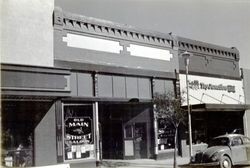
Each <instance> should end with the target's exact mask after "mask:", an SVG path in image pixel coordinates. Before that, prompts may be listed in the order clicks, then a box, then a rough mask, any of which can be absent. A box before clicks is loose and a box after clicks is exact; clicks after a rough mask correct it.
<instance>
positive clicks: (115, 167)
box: [99, 157, 250, 168]
mask: <svg viewBox="0 0 250 168" xmlns="http://www.w3.org/2000/svg"><path fill="white" fill-rule="evenodd" d="M173 161H174V159H173V158H171V159H164V160H153V159H136V160H103V161H102V162H101V164H100V167H99V168H110V167H111V168H173ZM188 163H189V158H188V157H184V158H182V157H177V166H178V168H219V166H195V167H194V166H189V165H188ZM234 168H250V166H234Z"/></svg>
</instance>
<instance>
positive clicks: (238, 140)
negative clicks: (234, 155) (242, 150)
mask: <svg viewBox="0 0 250 168" xmlns="http://www.w3.org/2000/svg"><path fill="white" fill-rule="evenodd" d="M242 144H243V142H242V140H241V138H240V137H234V138H233V139H232V146H238V145H242Z"/></svg>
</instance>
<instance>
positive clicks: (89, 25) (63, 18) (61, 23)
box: [53, 7, 173, 48]
mask: <svg viewBox="0 0 250 168" xmlns="http://www.w3.org/2000/svg"><path fill="white" fill-rule="evenodd" d="M53 17H54V27H55V29H58V30H67V31H76V32H79V33H86V34H93V35H99V36H104V37H111V38H117V39H123V40H129V41H135V42H139V43H147V44H151V45H156V46H161V47H170V48H172V46H173V38H172V36H171V35H169V34H163V33H159V32H152V31H146V30H142V29H138V28H135V27H132V26H128V25H125V24H119V23H114V22H110V21H106V20H101V19H96V18H92V17H86V16H82V15H76V14H72V13H68V12H64V11H62V9H61V8H58V7H56V8H55V10H54V16H53Z"/></svg>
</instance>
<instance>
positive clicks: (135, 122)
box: [99, 103, 152, 159]
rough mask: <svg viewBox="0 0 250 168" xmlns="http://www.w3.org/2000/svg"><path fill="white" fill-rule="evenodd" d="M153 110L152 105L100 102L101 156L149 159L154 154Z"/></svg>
mask: <svg viewBox="0 0 250 168" xmlns="http://www.w3.org/2000/svg"><path fill="white" fill-rule="evenodd" d="M151 110H152V108H151V105H150V104H139V103H126V104H125V103H123V104H122V103H121V104H115V103H113V104H112V103H107V104H100V105H99V119H100V121H99V122H100V137H101V143H100V144H101V151H102V152H101V154H102V158H103V159H137V158H138V159H139V158H149V157H150V155H151V151H150V146H151V139H150V135H151V131H152V130H151V119H152V118H151V112H152V111H151Z"/></svg>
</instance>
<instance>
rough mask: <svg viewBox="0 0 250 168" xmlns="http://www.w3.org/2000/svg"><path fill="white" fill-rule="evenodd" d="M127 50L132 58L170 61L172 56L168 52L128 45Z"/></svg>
mask: <svg viewBox="0 0 250 168" xmlns="http://www.w3.org/2000/svg"><path fill="white" fill-rule="evenodd" d="M127 50H128V51H129V52H130V53H131V55H132V56H137V57H145V58H151V59H159V60H164V61H170V59H171V58H172V57H173V54H171V53H170V51H169V50H164V49H159V48H153V47H147V46H141V45H135V44H130V46H129V47H128V48H127Z"/></svg>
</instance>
